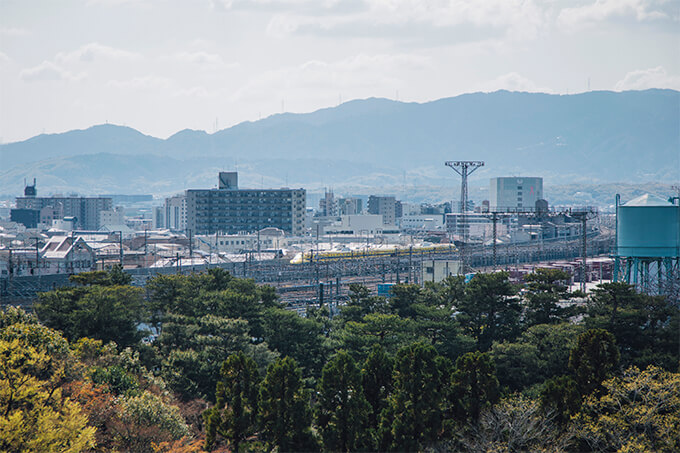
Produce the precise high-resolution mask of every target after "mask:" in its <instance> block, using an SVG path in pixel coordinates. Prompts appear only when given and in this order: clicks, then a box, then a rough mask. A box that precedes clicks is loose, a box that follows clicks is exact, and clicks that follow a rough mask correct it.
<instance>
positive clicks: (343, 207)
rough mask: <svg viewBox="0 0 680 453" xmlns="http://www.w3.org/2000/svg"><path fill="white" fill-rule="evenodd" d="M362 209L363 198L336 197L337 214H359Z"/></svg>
mask: <svg viewBox="0 0 680 453" xmlns="http://www.w3.org/2000/svg"><path fill="white" fill-rule="evenodd" d="M363 210H364V207H363V200H362V199H361V198H338V214H339V215H356V214H361V212H362V211H363Z"/></svg>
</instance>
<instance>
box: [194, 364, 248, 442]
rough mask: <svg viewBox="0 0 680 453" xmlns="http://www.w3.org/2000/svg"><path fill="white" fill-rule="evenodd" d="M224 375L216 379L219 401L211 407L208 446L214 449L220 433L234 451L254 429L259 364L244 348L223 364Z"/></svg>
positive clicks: (207, 422) (207, 417) (206, 418)
mask: <svg viewBox="0 0 680 453" xmlns="http://www.w3.org/2000/svg"><path fill="white" fill-rule="evenodd" d="M221 371H222V374H221V375H222V379H221V380H220V381H219V382H218V383H217V395H216V398H217V404H216V405H215V407H213V408H212V409H208V410H207V411H206V412H205V413H204V414H203V417H204V418H205V421H206V433H207V436H206V444H205V448H206V450H211V449H212V448H213V446H214V444H215V438H216V435H217V434H220V435H222V436H224V437H225V438H227V439H228V440H229V441H230V442H231V444H232V445H233V449H234V451H237V452H238V450H239V445H240V444H241V442H243V441H244V440H245V439H246V438H247V437H248V436H249V435H251V434H252V433H253V432H254V431H255V424H256V421H257V420H256V419H257V397H258V389H259V387H258V384H259V373H258V371H257V364H256V363H255V361H254V360H253V359H251V358H250V357H248V356H246V355H245V354H244V353H243V352H239V353H237V354H233V355H231V356H229V358H228V359H227V360H225V361H224V364H222V370H221Z"/></svg>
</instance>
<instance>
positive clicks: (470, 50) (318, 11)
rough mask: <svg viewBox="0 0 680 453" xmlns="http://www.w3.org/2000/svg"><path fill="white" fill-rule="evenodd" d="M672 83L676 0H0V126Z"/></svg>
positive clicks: (220, 118) (223, 123) (154, 121)
mask: <svg viewBox="0 0 680 453" xmlns="http://www.w3.org/2000/svg"><path fill="white" fill-rule="evenodd" d="M589 83H590V89H591V90H628V89H645V88H650V87H657V88H674V89H680V0H565V1H562V0H545V1H539V0H535V1H531V0H527V1H522V0H468V1H466V0H452V1H446V0H410V1H409V0H347V1H342V0H212V1H211V0H182V1H180V0H59V1H56V0H45V1H33V0H0V140H1V141H2V142H5V143H6V142H11V141H17V140H23V139H25V138H28V137H31V136H34V135H37V134H40V133H42V132H46V133H53V132H61V131H65V130H69V129H76V128H86V127H89V126H91V125H93V124H100V123H105V122H107V121H108V122H109V123H116V124H125V125H128V126H131V127H134V128H136V129H138V130H140V131H142V132H144V133H146V134H150V135H154V136H157V137H163V138H165V137H167V136H169V135H172V134H173V133H175V132H177V131H179V130H181V129H185V128H191V129H202V130H206V131H208V132H213V131H214V130H215V129H216V127H217V128H218V129H223V128H225V127H228V126H231V125H234V124H236V123H239V122H241V121H247V120H256V119H258V118H260V117H262V118H264V117H266V116H268V115H271V114H273V113H279V112H281V111H282V110H283V111H288V112H308V111H312V110H315V109H318V108H323V107H330V106H334V105H337V104H338V102H340V101H341V100H342V101H343V102H344V101H347V100H350V99H357V98H367V97H373V96H375V97H387V98H397V97H398V99H399V100H403V101H417V102H423V101H428V100H433V99H438V98H442V97H448V96H454V95H458V94H461V93H466V92H473V91H494V90H497V89H509V90H519V91H544V92H551V93H576V92H582V91H585V90H587V88H588V84H589Z"/></svg>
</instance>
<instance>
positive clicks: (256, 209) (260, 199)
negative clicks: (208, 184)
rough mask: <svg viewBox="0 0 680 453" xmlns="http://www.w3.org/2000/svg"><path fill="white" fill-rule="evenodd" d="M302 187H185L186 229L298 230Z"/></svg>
mask: <svg viewBox="0 0 680 453" xmlns="http://www.w3.org/2000/svg"><path fill="white" fill-rule="evenodd" d="M305 209H306V192H305V190H304V189H266V190H265V189H238V188H236V189H219V188H218V189H190V190H187V191H186V219H187V220H186V231H189V230H191V231H192V232H193V234H215V233H217V232H222V233H230V234H234V233H240V232H253V231H258V230H262V229H263V228H267V227H274V228H279V229H281V230H283V231H285V232H286V233H289V234H292V235H299V234H302V232H303V230H304V222H305Z"/></svg>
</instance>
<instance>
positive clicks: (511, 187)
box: [489, 177, 543, 211]
mask: <svg viewBox="0 0 680 453" xmlns="http://www.w3.org/2000/svg"><path fill="white" fill-rule="evenodd" d="M540 199H543V178H536V177H531V178H526V177H504V178H491V181H490V185H489V209H490V210H492V211H493V210H507V209H520V210H522V209H533V208H534V207H535V206H536V200H540Z"/></svg>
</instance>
